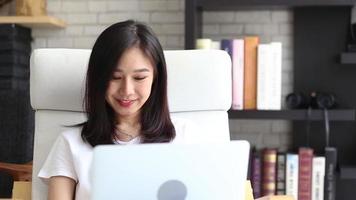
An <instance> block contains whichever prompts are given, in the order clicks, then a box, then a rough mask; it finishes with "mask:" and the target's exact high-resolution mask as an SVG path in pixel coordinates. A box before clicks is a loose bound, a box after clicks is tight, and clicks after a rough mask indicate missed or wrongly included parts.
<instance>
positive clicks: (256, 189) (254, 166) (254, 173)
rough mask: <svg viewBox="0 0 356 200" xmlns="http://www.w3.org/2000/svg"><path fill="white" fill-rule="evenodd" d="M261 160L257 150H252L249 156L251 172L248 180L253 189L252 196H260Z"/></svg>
mask: <svg viewBox="0 0 356 200" xmlns="http://www.w3.org/2000/svg"><path fill="white" fill-rule="evenodd" d="M261 168H262V161H261V154H260V152H258V151H253V152H252V156H251V173H250V180H251V185H252V189H253V196H254V198H258V197H261V196H262V195H261V187H262V171H261Z"/></svg>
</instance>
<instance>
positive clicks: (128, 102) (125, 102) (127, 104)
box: [118, 100, 134, 108]
mask: <svg viewBox="0 0 356 200" xmlns="http://www.w3.org/2000/svg"><path fill="white" fill-rule="evenodd" d="M118 102H119V105H120V106H122V107H125V108H128V107H130V106H131V105H132V104H133V102H134V101H133V100H118Z"/></svg>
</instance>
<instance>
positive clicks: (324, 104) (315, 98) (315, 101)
mask: <svg viewBox="0 0 356 200" xmlns="http://www.w3.org/2000/svg"><path fill="white" fill-rule="evenodd" d="M286 105H287V107H288V108H290V109H306V108H313V109H330V108H334V107H335V106H336V99H335V95H333V94H331V93H325V92H312V93H310V95H305V94H304V93H301V92H297V93H290V94H288V95H287V97H286Z"/></svg>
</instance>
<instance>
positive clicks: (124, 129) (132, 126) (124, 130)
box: [115, 117, 141, 142]
mask: <svg viewBox="0 0 356 200" xmlns="http://www.w3.org/2000/svg"><path fill="white" fill-rule="evenodd" d="M115 128H116V130H115V132H116V137H117V139H119V140H121V141H125V142H127V141H130V140H132V139H134V138H136V137H138V136H139V135H140V133H141V123H140V121H139V120H138V118H137V117H135V118H122V117H121V118H120V119H119V120H118V123H117V124H116V126H115Z"/></svg>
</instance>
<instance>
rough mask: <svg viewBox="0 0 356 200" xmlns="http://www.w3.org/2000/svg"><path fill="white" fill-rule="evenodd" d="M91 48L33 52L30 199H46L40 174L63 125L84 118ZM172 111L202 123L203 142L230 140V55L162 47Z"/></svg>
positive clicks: (200, 124)
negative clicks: (32, 147) (32, 138)
mask: <svg viewBox="0 0 356 200" xmlns="http://www.w3.org/2000/svg"><path fill="white" fill-rule="evenodd" d="M90 52H91V51H90V50H84V49H37V50H34V52H33V53H32V55H31V65H30V66H31V76H30V92H31V105H32V107H33V109H34V110H35V138H34V156H33V159H34V160H33V178H32V181H33V183H32V184H33V185H32V187H33V189H32V199H36V200H42V199H43V200H44V199H46V194H47V186H46V184H44V183H43V182H42V181H41V180H40V179H39V178H38V177H37V174H38V172H39V169H40V168H41V166H42V164H43V163H44V161H45V159H46V157H47V154H48V153H49V150H50V149H51V146H52V144H53V142H54V140H55V139H56V137H57V135H58V134H59V133H60V132H61V131H63V130H64V129H65V128H66V127H65V125H73V124H76V123H80V122H83V121H85V114H84V113H83V109H82V107H83V106H82V102H83V94H84V82H85V74H86V69H87V64H88V60H89V56H90ZM164 54H165V57H166V61H167V70H168V101H169V109H170V111H171V115H173V116H179V117H182V118H187V119H189V120H191V121H193V122H194V123H196V124H197V125H198V126H199V128H201V130H202V131H201V133H200V134H201V140H202V141H228V140H229V139H230V135H229V126H228V116H227V110H228V109H229V108H230V106H231V60H230V57H229V56H228V54H227V53H226V52H225V51H221V50H176V51H165V52H164Z"/></svg>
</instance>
